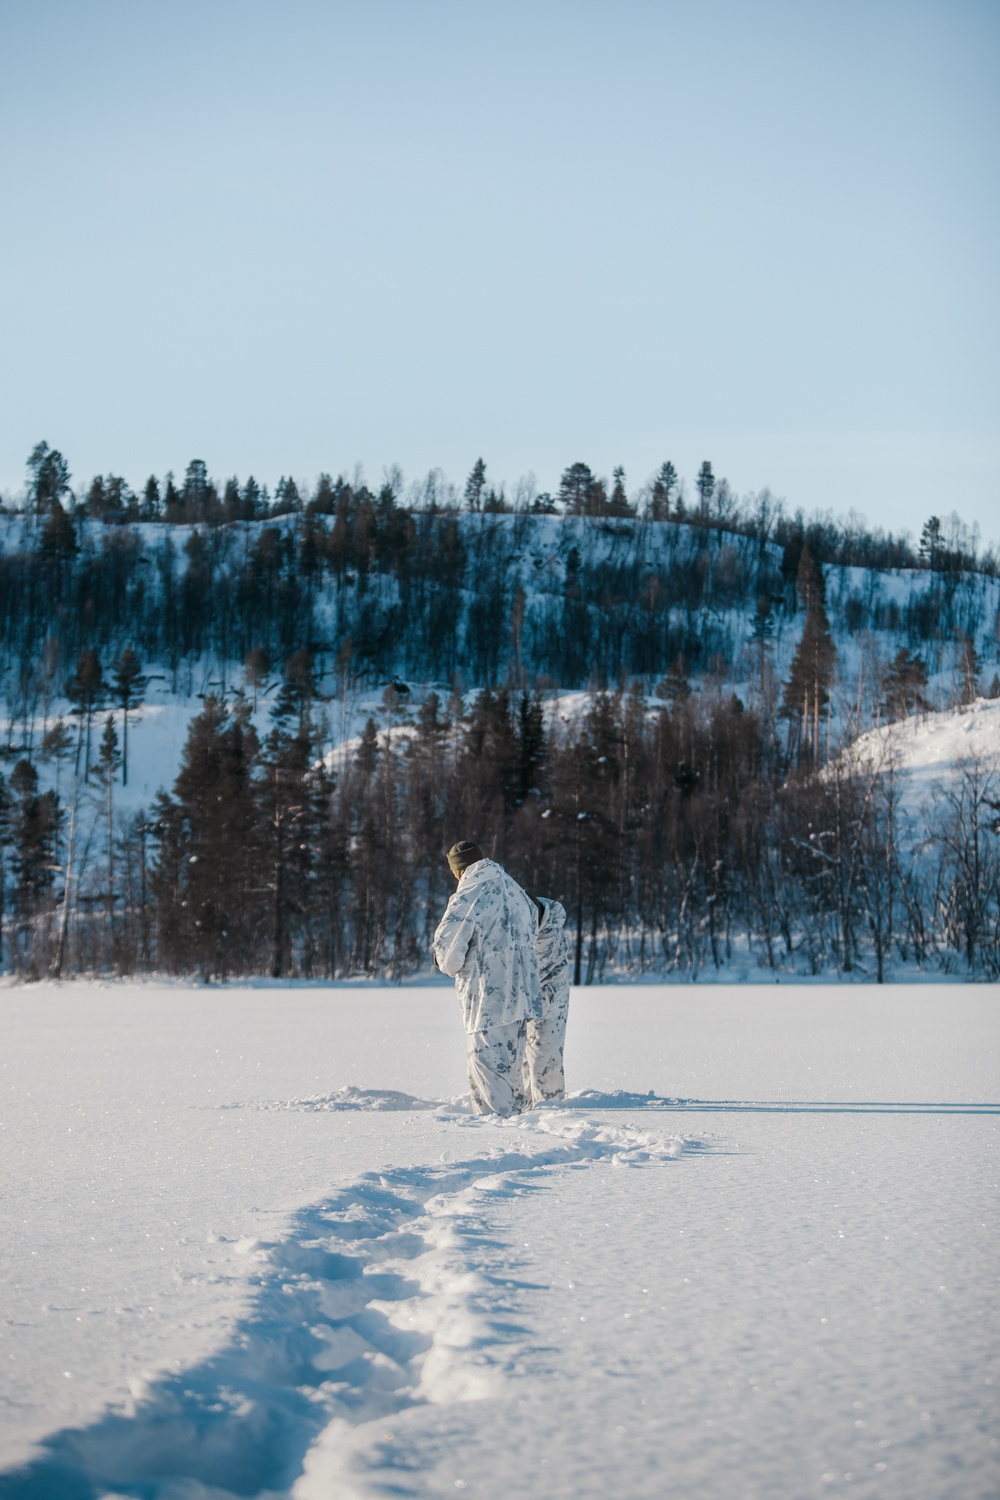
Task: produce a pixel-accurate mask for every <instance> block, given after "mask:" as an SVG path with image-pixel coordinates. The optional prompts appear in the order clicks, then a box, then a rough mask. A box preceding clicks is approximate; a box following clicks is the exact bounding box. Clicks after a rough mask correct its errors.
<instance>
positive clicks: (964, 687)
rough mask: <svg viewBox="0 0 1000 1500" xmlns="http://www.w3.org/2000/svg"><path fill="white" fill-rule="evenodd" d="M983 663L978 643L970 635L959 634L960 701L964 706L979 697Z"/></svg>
mask: <svg viewBox="0 0 1000 1500" xmlns="http://www.w3.org/2000/svg"><path fill="white" fill-rule="evenodd" d="M982 668H983V664H982V662H981V661H980V659H979V652H978V651H977V650H976V643H975V641H974V640H973V639H972V637H971V636H969V635H959V652H958V671H959V676H960V678H961V687H960V690H959V702H960V703H961V704H962V705H963V707H964V706H965V705H967V704H969V703H973V702H975V700H976V698H978V697H979V674H980V672H981V671H982Z"/></svg>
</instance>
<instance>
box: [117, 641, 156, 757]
mask: <svg viewBox="0 0 1000 1500" xmlns="http://www.w3.org/2000/svg"><path fill="white" fill-rule="evenodd" d="M111 673H112V676H111V694H112V697H113V698H114V701H115V702H116V703H117V704H118V707H119V708H120V709H121V711H122V786H128V716H129V714H130V713H135V712H136V710H137V709H140V708H141V707H142V704H143V699H144V697H145V693H146V688H147V687H148V686H149V678H148V677H146V676H144V674H143V670H142V662H141V661H140V660H139V657H138V655H137V654H136V652H135V651H133V649H132V647H131V646H130V645H129V646H126V647H125V649H124V651H123V652H122V654H121V655H120V656H119V657H116V659H115V661H114V662H113V663H112V666H111Z"/></svg>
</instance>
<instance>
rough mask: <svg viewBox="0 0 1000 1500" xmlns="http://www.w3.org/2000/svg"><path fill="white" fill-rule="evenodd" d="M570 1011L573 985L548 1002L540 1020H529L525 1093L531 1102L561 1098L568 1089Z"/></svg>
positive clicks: (526, 1042) (526, 1039)
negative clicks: (565, 1067)
mask: <svg viewBox="0 0 1000 1500" xmlns="http://www.w3.org/2000/svg"><path fill="white" fill-rule="evenodd" d="M568 1013H569V989H568V987H567V989H566V991H565V993H564V994H561V995H557V996H556V997H555V999H554V1000H553V1001H552V1002H551V1003H550V1002H549V1001H548V999H546V1002H545V1014H544V1016H543V1017H542V1019H541V1020H540V1021H533V1020H529V1021H528V1022H527V1023H526V1025H527V1035H526V1036H525V1046H524V1093H525V1097H526V1098H527V1101H528V1104H529V1106H531V1105H533V1104H541V1103H542V1101H543V1100H545V1099H561V1098H562V1097H563V1095H564V1094H565V1092H566V1075H565V1074H564V1072H563V1047H564V1046H565V1043H566V1017H567V1015H568Z"/></svg>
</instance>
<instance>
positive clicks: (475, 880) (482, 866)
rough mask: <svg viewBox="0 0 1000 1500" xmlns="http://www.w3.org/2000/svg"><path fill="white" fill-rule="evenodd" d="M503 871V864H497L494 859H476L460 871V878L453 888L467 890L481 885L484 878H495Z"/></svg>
mask: <svg viewBox="0 0 1000 1500" xmlns="http://www.w3.org/2000/svg"><path fill="white" fill-rule="evenodd" d="M504 873H505V871H504V867H503V865H498V864H497V862H496V860H495V859H477V860H476V863H475V864H474V865H469V867H468V868H467V869H465V870H463V871H462V878H461V880H460V881H459V882H458V885H457V886H456V887H455V889H456V891H463V892H464V891H468V890H471V889H472V887H473V886H476V885H482V884H483V882H484V881H486V880H495V879H496V877H497V876H498V875H503V874H504Z"/></svg>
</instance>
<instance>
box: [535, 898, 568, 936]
mask: <svg viewBox="0 0 1000 1500" xmlns="http://www.w3.org/2000/svg"><path fill="white" fill-rule="evenodd" d="M536 900H537V901H538V904H539V906H542V907H544V908H545V915H544V916H543V917H542V919H541V921H540V922H539V924H538V930H539V932H552V930H553V929H554V928H556V927H564V926H565V925H566V908H565V906H563V904H562V902H561V901H553V900H552V898H551V897H550V896H538V897H536Z"/></svg>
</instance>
